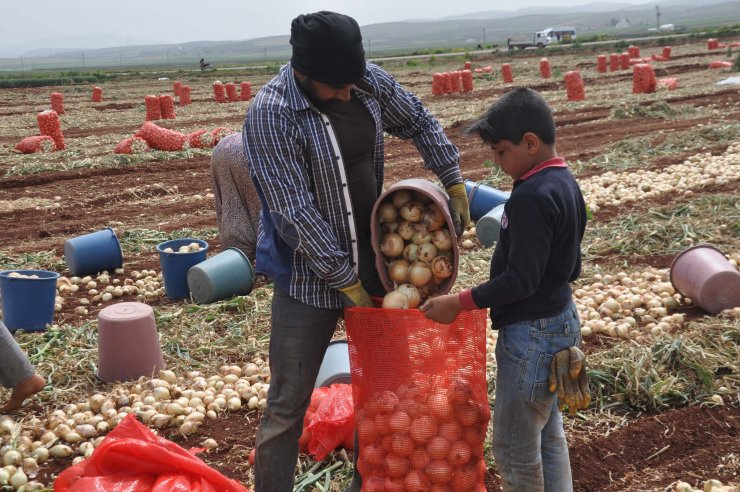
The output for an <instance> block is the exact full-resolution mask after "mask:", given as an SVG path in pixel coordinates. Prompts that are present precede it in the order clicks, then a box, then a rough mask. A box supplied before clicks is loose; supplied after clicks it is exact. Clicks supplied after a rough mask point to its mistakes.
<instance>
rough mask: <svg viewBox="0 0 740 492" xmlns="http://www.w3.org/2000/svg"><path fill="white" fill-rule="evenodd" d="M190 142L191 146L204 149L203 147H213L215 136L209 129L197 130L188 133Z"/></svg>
mask: <svg viewBox="0 0 740 492" xmlns="http://www.w3.org/2000/svg"><path fill="white" fill-rule="evenodd" d="M188 143H189V144H190V146H191V147H193V148H196V149H202V148H203V147H212V145H211V144H212V143H213V136H212V135H211V132H209V131H208V130H196V131H194V132H192V133H188Z"/></svg>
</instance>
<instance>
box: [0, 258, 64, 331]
mask: <svg viewBox="0 0 740 492" xmlns="http://www.w3.org/2000/svg"><path fill="white" fill-rule="evenodd" d="M12 273H18V274H20V275H27V276H30V275H36V276H37V277H38V278H23V277H13V276H11V274H12ZM58 278H59V274H58V273H57V272H50V271H47V270H6V271H3V272H0V297H1V298H2V306H3V322H4V323H5V326H7V327H8V330H10V331H15V330H25V331H42V330H45V329H46V325H50V324H51V323H52V322H53V321H54V300H55V298H56V295H57V279H58Z"/></svg>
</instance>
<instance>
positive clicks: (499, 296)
mask: <svg viewBox="0 0 740 492" xmlns="http://www.w3.org/2000/svg"><path fill="white" fill-rule="evenodd" d="M509 200H510V204H511V207H510V208H509V211H508V215H509V217H508V222H509V228H510V230H509V239H510V245H509V256H508V258H506V260H505V261H506V266H505V267H504V271H503V272H502V273H501V274H500V275H496V276H495V277H494V278H492V279H490V280H488V281H487V282H485V283H482V284H480V285H478V286H477V287H474V288H473V300H474V301H475V304H476V305H478V306H480V307H486V308H491V309H492V310H495V309H496V308H499V307H502V306H506V305H507V304H511V303H513V302H517V301H521V300H522V299H525V298H527V297H529V296H531V295H532V294H534V293H535V291H536V290H537V288H538V287H539V285H540V282H541V281H542V278H543V277H544V275H545V268H546V266H547V260H548V258H549V257H550V245H551V242H552V235H553V224H555V223H556V220H557V209H556V207H554V205H553V204H552V203H550V202H549V201H548V199H547V198H546V197H544V196H542V195H541V194H539V193H536V192H524V193H520V194H518V195H516V196H513V199H512V198H510V199H509Z"/></svg>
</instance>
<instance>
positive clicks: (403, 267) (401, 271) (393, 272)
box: [388, 258, 409, 284]
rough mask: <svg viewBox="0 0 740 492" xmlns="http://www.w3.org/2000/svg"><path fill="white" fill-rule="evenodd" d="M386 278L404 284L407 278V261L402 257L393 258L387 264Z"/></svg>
mask: <svg viewBox="0 0 740 492" xmlns="http://www.w3.org/2000/svg"><path fill="white" fill-rule="evenodd" d="M388 278H390V279H391V280H392V281H393V282H395V283H397V284H404V283H406V282H407V281H408V278H409V262H408V261H406V260H403V259H400V258H399V259H397V260H393V261H392V262H391V264H390V265H389V266H388Z"/></svg>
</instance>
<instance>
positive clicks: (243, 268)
mask: <svg viewBox="0 0 740 492" xmlns="http://www.w3.org/2000/svg"><path fill="white" fill-rule="evenodd" d="M253 284H254V270H253V269H252V264H251V263H250V262H249V258H247V255H245V254H244V253H243V252H242V251H241V250H240V249H238V248H228V249H226V250H224V251H222V252H221V253H219V254H217V255H215V256H212V257H210V258H208V259H207V260H206V261H204V262H201V263H198V264H197V265H195V266H193V267H191V268H190V270H188V288H189V289H190V294H192V296H193V300H194V301H195V302H197V303H198V304H208V303H209V302H215V301H219V300H221V299H228V298H230V297H233V296H244V295H247V294H249V293H250V292H252V286H253Z"/></svg>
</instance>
